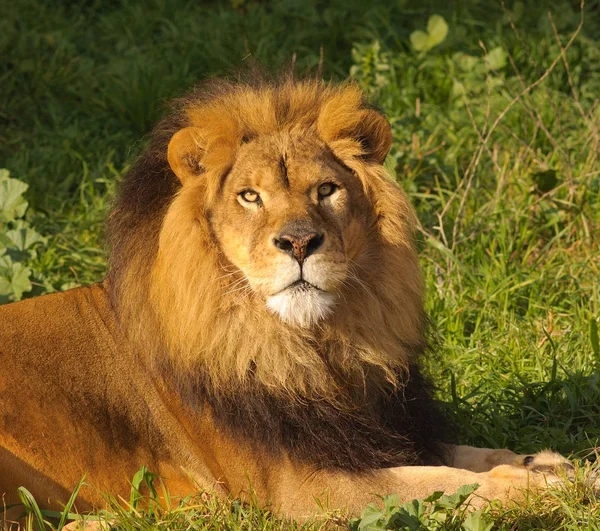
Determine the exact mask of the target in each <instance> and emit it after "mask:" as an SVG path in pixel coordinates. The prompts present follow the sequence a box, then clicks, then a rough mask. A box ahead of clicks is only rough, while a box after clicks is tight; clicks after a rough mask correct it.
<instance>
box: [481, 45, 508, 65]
mask: <svg viewBox="0 0 600 531" xmlns="http://www.w3.org/2000/svg"><path fill="white" fill-rule="evenodd" d="M506 58H507V54H506V51H505V50H504V48H502V46H496V48H493V49H491V50H490V51H489V52H488V54H487V55H486V56H485V61H486V63H487V65H488V68H490V69H491V70H500V69H501V68H504V67H505V66H506Z"/></svg>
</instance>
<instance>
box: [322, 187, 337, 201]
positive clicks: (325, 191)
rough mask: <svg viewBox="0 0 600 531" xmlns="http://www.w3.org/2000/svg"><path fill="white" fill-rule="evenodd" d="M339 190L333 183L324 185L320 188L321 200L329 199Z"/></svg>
mask: <svg viewBox="0 0 600 531" xmlns="http://www.w3.org/2000/svg"><path fill="white" fill-rule="evenodd" d="M336 189H337V186H336V185H335V184H333V183H323V184H322V185H320V186H319V189H318V192H319V199H323V198H324V197H329V196H330V195H332V194H333V192H335V191H336Z"/></svg>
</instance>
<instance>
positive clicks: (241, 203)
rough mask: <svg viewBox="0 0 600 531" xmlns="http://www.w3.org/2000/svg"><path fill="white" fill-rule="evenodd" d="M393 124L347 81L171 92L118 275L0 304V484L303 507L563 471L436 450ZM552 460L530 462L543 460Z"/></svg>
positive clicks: (346, 505)
mask: <svg viewBox="0 0 600 531" xmlns="http://www.w3.org/2000/svg"><path fill="white" fill-rule="evenodd" d="M391 142H392V134H391V130H390V126H389V124H388V122H387V121H386V119H385V118H384V117H383V116H382V115H381V114H380V113H379V112H378V111H377V110H375V109H373V108H372V107H370V106H369V105H367V103H366V102H365V99H364V97H363V94H362V93H361V92H360V90H359V89H358V88H357V87H356V86H355V85H353V84H344V85H341V86H335V85H331V84H326V83H323V82H321V81H316V80H304V81H294V80H291V79H286V80H283V81H279V82H266V81H256V82H238V83H230V82H225V81H213V82H211V83H209V84H207V85H205V86H203V87H201V88H200V89H199V90H197V91H195V92H193V93H192V94H191V95H189V96H188V97H187V98H186V99H184V100H183V101H181V102H179V104H178V105H176V108H175V110H174V112H173V114H172V116H171V117H169V118H167V119H166V120H165V121H164V122H163V123H161V124H160V125H159V126H158V127H157V128H156V130H155V133H154V136H153V141H152V143H151V146H150V148H149V149H148V150H147V151H146V153H145V154H144V155H143V156H142V157H141V158H140V160H139V161H138V162H137V164H136V165H135V166H134V167H133V169H132V170H131V171H130V172H129V173H128V174H127V176H126V177H125V179H124V182H123V183H122V185H121V188H120V192H119V194H118V196H117V198H116V202H115V205H114V208H113V209H112V212H111V214H110V216H109V219H108V239H109V243H110V248H111V249H110V250H111V254H110V270H109V273H108V277H107V279H106V280H105V281H104V282H102V283H100V284H96V285H93V286H90V287H83V288H77V289H73V290H70V291H67V292H64V293H57V294H53V295H47V296H44V297H39V298H35V299H31V300H28V301H24V302H19V303H15V304H11V305H8V306H5V307H2V308H1V309H0V319H1V330H0V360H1V363H2V373H1V376H0V397H1V401H0V493H4V496H5V502H6V503H7V504H10V503H14V502H15V501H16V489H17V487H19V486H20V485H24V486H26V487H27V488H28V489H29V490H30V491H31V492H32V493H33V494H34V496H36V498H37V499H38V500H39V501H40V502H41V503H44V504H46V505H47V506H49V507H57V506H60V503H61V502H63V503H64V502H66V500H67V499H68V496H69V493H70V491H71V489H72V488H73V487H74V485H75V484H76V483H77V482H78V480H79V479H80V478H81V477H82V476H83V475H85V477H86V481H87V482H88V483H89V484H90V485H91V486H93V487H94V488H86V489H84V490H83V491H82V494H81V496H80V504H79V509H80V510H81V509H84V510H85V509H91V508H92V507H94V506H98V505H100V504H102V500H103V498H102V496H101V494H100V493H101V492H111V493H114V494H118V493H121V494H123V493H125V492H128V489H129V485H128V479H129V478H131V477H132V475H133V474H134V473H135V471H136V470H137V469H138V468H139V467H140V465H142V464H145V465H147V466H148V467H149V468H150V469H151V470H153V471H155V472H157V473H158V474H160V476H162V478H163V479H164V481H165V483H166V485H167V487H168V488H169V490H170V492H171V494H174V495H186V494H188V493H190V492H192V491H194V490H195V489H199V488H202V489H204V488H208V489H214V490H216V491H217V492H218V493H222V494H231V495H233V496H242V497H244V496H245V495H246V494H247V492H248V491H249V488H250V487H251V488H252V489H253V491H254V493H255V496H256V497H257V499H258V500H260V502H261V503H263V504H265V505H269V506H271V507H273V508H274V510H277V511H279V512H281V513H283V514H287V515H290V516H294V517H304V516H309V515H311V514H314V513H315V512H317V504H316V500H317V499H320V500H321V501H325V500H326V501H327V502H328V504H329V507H330V508H340V509H345V510H349V511H350V512H357V511H359V510H360V508H361V507H363V506H364V505H365V504H366V503H368V502H370V501H373V500H374V499H376V495H377V494H385V493H392V492H395V493H398V494H399V495H400V496H401V498H403V499H411V498H414V497H423V496H426V495H428V494H429V493H430V492H432V491H434V490H445V491H452V490H454V489H456V488H457V487H459V486H460V485H463V484H465V483H479V484H480V485H481V488H480V489H479V490H478V491H477V492H478V494H479V495H480V496H481V499H480V500H479V503H483V499H492V498H501V499H505V500H507V499H515V498H516V497H518V495H517V493H518V492H519V490H520V489H522V488H524V487H526V486H529V487H530V488H531V487H532V486H540V487H541V486H542V485H545V484H546V480H547V479H548V478H547V477H546V476H545V475H543V474H542V473H541V472H539V471H540V470H543V471H546V472H547V471H548V470H549V468H552V467H557V466H558V467H560V466H562V465H563V464H564V465H565V466H568V465H567V462H566V461H565V460H564V459H563V458H561V457H560V456H557V455H556V454H552V453H550V452H545V453H542V454H538V455H535V456H527V457H525V456H518V455H516V454H514V453H512V452H510V451H508V450H487V449H475V448H470V447H465V446H446V445H444V444H443V440H444V437H445V430H444V429H443V427H444V421H443V419H442V418H441V416H440V414H439V412H438V410H437V409H436V406H435V403H434V402H433V401H432V400H431V399H430V396H429V387H428V385H427V383H426V381H425V379H424V378H423V376H422V375H421V374H420V372H419V369H418V362H419V357H420V355H421V353H422V352H423V351H424V349H425V339H424V333H425V330H424V328H425V326H424V315H423V301H422V283H421V278H420V274H419V267H418V261H417V256H416V253H415V249H414V246H413V242H412V235H413V229H414V222H415V217H414V213H413V210H412V208H411V206H410V205H409V203H408V200H407V198H406V196H405V195H404V193H403V192H402V191H401V190H400V189H399V188H398V187H397V186H396V185H395V184H394V183H393V182H392V180H391V179H390V178H389V177H388V175H387V174H386V172H385V170H384V168H383V166H382V163H383V160H384V158H385V157H386V154H387V153H388V149H389V147H390V143H391ZM536 471H538V472H536Z"/></svg>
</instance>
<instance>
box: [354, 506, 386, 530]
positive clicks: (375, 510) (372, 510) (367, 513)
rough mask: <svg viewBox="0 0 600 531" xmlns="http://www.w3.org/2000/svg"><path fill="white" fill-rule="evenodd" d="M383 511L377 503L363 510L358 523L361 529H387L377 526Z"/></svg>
mask: <svg viewBox="0 0 600 531" xmlns="http://www.w3.org/2000/svg"><path fill="white" fill-rule="evenodd" d="M383 516H384V513H383V511H382V510H381V509H380V508H379V507H377V506H376V505H373V504H370V505H367V507H366V508H365V509H364V510H363V512H362V514H361V515H360V522H359V524H358V528H357V529H358V530H359V531H366V530H368V529H377V528H378V527H379V528H381V529H385V527H382V526H381V527H380V526H376V524H377V522H379V520H381V518H383Z"/></svg>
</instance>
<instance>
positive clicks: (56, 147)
mask: <svg viewBox="0 0 600 531" xmlns="http://www.w3.org/2000/svg"><path fill="white" fill-rule="evenodd" d="M367 4H368V5H367ZM0 9H1V12H2V13H3V17H2V20H0V86H2V90H0V167H5V168H7V169H8V170H9V171H10V174H11V177H13V178H17V179H20V180H22V181H25V182H26V183H28V184H29V186H30V188H29V190H28V191H27V192H26V193H25V197H26V199H27V200H28V201H29V203H30V207H29V209H28V211H27V213H26V214H25V215H24V216H22V217H21V220H22V222H24V223H27V226H28V227H29V229H30V230H35V231H37V232H38V233H39V234H41V235H42V236H44V237H46V240H45V241H41V242H38V243H37V244H36V246H35V247H34V248H33V250H34V251H35V252H33V251H31V252H29V251H28V254H26V255H23V254H22V253H21V254H19V255H18V257H19V259H20V260H21V261H22V263H23V264H24V266H26V267H27V268H29V269H30V270H31V280H32V281H33V282H32V288H31V290H30V291H26V292H25V296H31V295H33V294H39V293H43V292H47V291H51V290H60V289H65V288H66V287H70V286H73V285H75V284H80V283H81V284H85V283H90V282H93V281H94V280H98V279H101V278H102V276H103V273H104V271H105V258H106V257H105V255H104V253H103V251H102V247H101V234H102V220H103V217H104V214H105V212H106V210H107V208H108V205H109V202H110V198H111V195H112V193H113V190H114V186H115V182H116V181H117V180H118V179H119V177H120V176H121V175H122V174H123V173H124V172H125V171H126V169H127V167H128V164H130V163H131V161H132V160H133V159H134V158H135V156H136V155H137V154H138V153H139V152H140V150H141V149H142V148H143V146H144V142H145V136H144V135H146V134H147V132H148V131H149V129H150V128H151V124H152V123H153V122H154V121H155V120H156V119H157V118H158V117H159V116H160V115H161V112H162V109H163V102H164V100H165V99H168V98H171V97H175V96H177V95H179V94H181V93H182V92H184V91H185V90H186V89H187V88H189V87H190V86H191V85H193V84H194V82H196V81H198V80H200V79H202V78H204V77H206V76H208V75H214V74H219V73H223V72H226V71H227V70H228V69H230V68H231V67H235V66H239V65H240V64H242V63H243V61H244V58H245V57H247V56H248V54H252V55H253V56H254V57H256V58H258V59H259V60H261V61H263V62H264V63H266V64H268V65H269V66H273V67H277V65H280V64H284V63H286V62H287V61H289V60H290V58H291V57H292V54H296V58H297V59H296V64H297V67H298V69H299V70H303V69H305V68H314V67H315V66H316V65H318V63H319V60H320V54H321V50H320V48H321V47H322V50H323V56H324V60H325V61H324V65H325V69H324V74H325V76H327V77H333V78H334V79H344V78H345V77H347V76H348V75H349V74H350V73H352V75H353V76H354V77H355V78H356V79H357V80H358V81H359V82H360V83H361V84H362V86H363V87H364V88H365V90H366V91H367V92H368V93H369V94H370V96H371V97H372V99H373V101H374V102H376V103H377V104H378V105H379V106H381V108H382V109H383V110H384V111H385V112H386V114H387V115H388V117H389V118H390V120H391V122H392V126H393V131H394V145H393V148H392V152H391V153H390V156H389V157H388V161H387V164H388V165H389V168H390V169H391V170H393V171H394V172H395V173H396V175H397V177H398V180H399V182H400V183H401V184H402V186H403V187H404V188H405V189H406V190H407V192H408V193H409V194H410V196H411V198H412V200H413V203H414V204H415V206H416V207H417V209H418V213H419V219H420V231H419V234H418V238H419V245H420V249H421V255H422V265H423V269H424V272H425V279H426V285H427V293H428V299H427V311H428V313H429V314H430V316H431V318H432V323H433V325H432V327H433V332H434V335H435V336H437V339H438V342H439V343H440V345H441V346H440V348H439V349H438V352H437V353H436V354H434V355H433V356H432V357H431V358H430V359H429V361H428V370H429V372H430V374H431V375H432V376H433V378H434V379H435V381H436V382H437V383H438V385H439V393H438V396H439V397H440V398H441V399H442V400H444V401H445V403H446V404H445V406H446V408H447V410H448V413H449V414H450V415H451V416H453V417H454V418H455V419H456V420H457V422H458V425H459V426H460V430H461V431H460V434H459V435H460V438H461V441H462V442H464V443H469V444H474V445H485V446H491V447H508V448H511V449H513V450H515V451H519V452H532V451H535V450H537V449H540V448H544V447H551V448H553V449H556V450H559V451H561V452H563V453H564V454H567V455H573V456H575V457H578V458H582V467H584V468H585V467H586V466H589V463H590V462H592V461H595V454H593V453H590V449H591V448H593V447H595V446H597V445H598V440H599V439H600V422H599V418H600V381H599V374H600V371H599V370H598V369H599V365H600V348H599V346H598V327H599V319H600V282H599V279H600V241H599V238H600V163H599V161H598V157H599V154H600V106H599V105H598V101H597V100H598V94H600V4H599V3H598V2H597V1H592V2H588V3H587V4H586V6H585V8H584V11H583V15H584V17H583V19H584V20H583V24H582V26H581V27H579V25H580V22H581V15H582V14H581V12H580V10H579V6H577V5H573V3H571V2H566V1H562V2H561V1H556V2H545V3H538V4H535V6H534V5H533V4H530V3H527V5H526V7H523V4H522V3H520V2H507V3H506V9H503V7H502V6H501V5H500V4H492V5H490V3H488V2H484V1H477V0H472V1H469V2H467V1H462V2H452V3H450V2H445V3H441V2H434V1H421V2H409V1H404V2H397V3H392V2H384V1H383V0H381V1H375V2H369V3H367V2H362V1H358V0H344V1H341V0H334V1H333V2H318V1H311V2H309V1H299V0H298V1H292V0H287V1H282V2H276V3H260V2H255V1H243V0H241V1H236V2H231V3H227V2H221V3H219V2H214V3H210V4H209V3H200V2H195V3H192V2H187V1H184V0H173V1H170V2H166V1H161V0H149V1H144V2H142V0H131V1H129V2H120V1H118V0H111V1H106V2H105V1H103V2H100V1H97V2H89V3H85V5H84V4H83V3H80V2H76V1H74V0H72V1H70V2H62V3H60V5H51V4H50V3H46V2H44V1H43V0H20V1H19V2H18V3H9V2H8V1H6V0H5V1H3V2H2V1H0ZM548 11H550V12H551V13H552V17H548ZM432 14H438V15H441V16H443V17H444V19H445V20H446V22H447V23H448V26H449V32H448V35H447V36H446V37H445V39H444V40H443V41H442V42H441V43H440V44H438V45H437V46H435V47H433V48H432V49H430V50H428V51H420V52H419V51H416V50H414V49H413V47H412V46H411V40H410V35H411V33H412V32H413V31H415V30H425V29H426V27H427V20H428V18H429V16H430V15H432ZM10 223H13V224H14V220H13V221H11V222H10ZM11 226H12V225H11ZM8 228H10V227H9V226H8V224H7V223H6V221H5V225H4V226H2V225H0V247H2V245H6V244H3V243H2V238H1V237H2V234H3V231H4V232H6V231H7V230H8ZM15 253H16V251H15ZM15 253H13V254H14V256H17V254H18V253H17V254H15ZM1 255H2V253H1V252H0V289H1V286H2V283H1V278H2V264H1V260H2V256H1ZM11 256H12V255H11ZM16 259H17V258H15V260H16ZM6 298H7V299H14V298H15V294H14V293H7V295H6ZM382 494H385V493H382ZM186 503H187V504H188V505H189V507H188V508H187V509H185V510H184V509H183V508H181V507H179V505H178V503H177V502H174V506H173V507H171V508H167V507H163V508H159V507H156V506H155V507H154V508H153V509H149V510H148V511H145V510H143V509H141V508H139V507H134V508H132V507H130V508H129V510H126V509H118V508H117V507H116V505H114V504H113V508H112V511H113V513H112V516H111V517H110V518H111V519H116V521H118V522H121V524H122V525H121V527H122V528H123V529H149V528H155V527H160V528H165V529H166V528H169V527H171V528H173V527H185V528H187V527H190V528H198V529H225V528H226V529H250V528H253V529H254V528H264V529H295V528H300V524H292V523H286V522H282V521H280V520H277V519H276V518H275V517H273V516H272V515H270V514H269V513H265V512H264V511H260V510H259V509H257V508H255V507H253V506H241V505H239V504H236V503H235V502H231V501H226V502H221V501H218V500H215V499H214V498H212V497H210V496H206V495H205V496H198V497H196V498H194V499H189V500H186ZM395 510H396V509H393V511H395ZM442 512H443V511H442ZM444 514H445V515H446V517H445V520H444V522H443V524H441V525H442V527H440V529H460V528H461V526H463V527H464V526H466V525H471V524H465V522H464V515H462V513H461V509H460V508H458V509H448V510H447V511H446V512H445V513H444ZM485 518H490V519H491V521H492V520H493V522H494V523H495V524H494V525H495V528H497V529H516V528H518V529H581V528H589V529H600V509H599V507H598V503H596V502H595V498H594V496H593V494H592V493H590V492H589V490H586V489H585V487H583V486H581V485H579V486H574V487H572V488H571V489H567V491H566V492H560V493H556V494H555V495H552V496H549V497H548V498H546V499H540V500H531V503H530V505H529V506H527V507H524V508H522V509H520V510H518V511H517V510H506V509H499V508H496V509H494V510H492V511H491V513H490V514H489V515H487V516H485ZM175 522H176V523H175ZM338 524H339V525H340V526H342V527H343V526H344V525H346V524H345V523H344V521H343V519H339V518H331V519H327V520H324V521H319V522H318V523H311V524H310V526H312V527H309V528H310V529H318V528H320V527H321V526H325V527H332V526H333V527H335V526H337V525H338ZM31 525H33V520H32V523H31ZM55 525H56V523H55ZM356 525H358V524H356ZM433 525H434V524H431V523H428V524H427V526H429V527H430V528H431V526H433ZM472 525H475V524H472ZM153 526H154V527H153ZM464 528H465V529H467V527H464ZM472 529H479V528H476V527H472ZM481 529H484V527H481Z"/></svg>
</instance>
